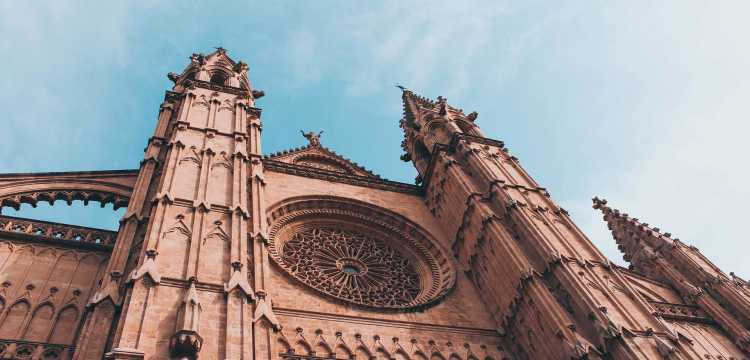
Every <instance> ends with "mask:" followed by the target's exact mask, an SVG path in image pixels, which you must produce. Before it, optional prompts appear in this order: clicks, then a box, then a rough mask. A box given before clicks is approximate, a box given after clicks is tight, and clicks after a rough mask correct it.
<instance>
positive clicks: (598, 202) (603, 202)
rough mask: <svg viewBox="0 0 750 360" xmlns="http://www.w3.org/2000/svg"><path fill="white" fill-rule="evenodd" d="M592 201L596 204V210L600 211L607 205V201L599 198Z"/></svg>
mask: <svg viewBox="0 0 750 360" xmlns="http://www.w3.org/2000/svg"><path fill="white" fill-rule="evenodd" d="M591 201H593V202H594V209H600V208H601V207H603V206H605V205H607V200H605V199H600V198H599V197H598V196H594V198H593V199H591Z"/></svg>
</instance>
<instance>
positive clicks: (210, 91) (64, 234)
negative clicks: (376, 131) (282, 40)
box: [0, 48, 750, 360]
mask: <svg viewBox="0 0 750 360" xmlns="http://www.w3.org/2000/svg"><path fill="white" fill-rule="evenodd" d="M168 77H169V79H170V80H171V81H172V82H174V86H173V87H172V89H171V90H168V91H166V94H165V96H164V101H163V102H162V104H161V107H160V108H159V111H158V117H156V119H155V120H154V121H153V123H154V131H153V135H152V136H151V137H150V138H149V139H147V146H146V149H145V152H144V156H143V160H142V161H141V162H140V164H139V165H138V167H137V168H134V169H127V170H112V171H76V172H52V173H16V174H0V208H2V207H10V208H15V209H18V208H19V207H20V206H21V205H22V204H30V205H31V206H35V205H36V204H37V203H38V202H49V203H55V202H58V201H59V202H66V203H68V204H70V203H71V202H73V201H77V200H81V201H83V202H84V203H86V204H88V203H89V202H99V203H101V204H102V205H104V204H110V203H111V204H113V205H114V207H115V208H118V207H124V208H126V211H125V214H124V216H123V217H122V219H121V220H120V225H119V229H118V231H116V232H115V231H106V230H100V229H93V228H87V227H82V226H75V225H67V224H60V223H51V222H44V221H37V220H31V219H23V218H17V217H11V216H0V359H34V360H36V359H40V360H41V359H44V360H50V359H77V360H96V359H116V360H126V359H128V360H130V359H145V360H157V359H158V360H168V359H179V360H195V359H201V360H224V359H231V360H236V359H241V360H272V359H283V360H303V359H304V360H344V359H356V360H369V359H389V360H390V359H398V360H406V359H409V360H434V359H437V360H504V359H519V360H525V359H555V360H557V359H559V360H568V359H592V360H593V359H618V360H619V359H628V360H636V359H643V360H645V359H695V360H698V359H714V360H718V359H722V360H730V359H733V360H740V359H750V355H749V354H750V284H748V282H746V281H745V280H742V279H740V278H738V277H737V276H735V275H734V274H733V273H729V275H727V274H726V273H725V272H723V271H722V270H721V269H719V268H718V267H716V266H715V265H714V264H713V263H712V262H711V261H710V260H709V259H707V258H706V257H705V256H703V255H702V254H701V253H700V251H699V250H698V249H696V248H695V247H693V246H690V245H689V244H688V242H687V241H686V242H683V241H680V240H679V239H676V238H674V237H672V236H671V234H670V233H668V232H665V231H662V230H660V229H658V228H656V227H653V226H649V225H648V224H647V223H645V222H644V221H641V220H639V219H637V218H635V217H633V216H631V215H628V214H626V213H624V212H621V211H619V210H617V209H615V208H613V207H610V205H609V204H608V203H607V201H605V200H603V199H599V198H594V200H593V208H594V209H596V210H597V211H600V212H601V214H602V215H603V219H604V221H605V222H606V223H607V225H608V226H609V228H610V229H611V231H612V235H613V237H614V241H616V242H617V244H618V245H619V248H620V250H621V251H622V252H623V254H624V258H625V260H627V261H628V262H629V263H630V266H629V267H628V268H624V267H620V266H618V265H615V264H613V263H612V262H611V261H610V260H608V259H607V258H606V257H605V256H604V255H603V254H602V253H601V251H599V250H598V249H597V248H596V247H595V246H594V245H593V243H592V242H591V241H590V240H589V239H588V238H587V237H586V235H585V234H583V233H582V232H581V230H580V229H579V228H578V226H576V224H575V223H573V221H572V220H571V218H570V217H569V216H568V213H567V212H566V211H565V210H564V209H563V208H561V207H560V206H559V205H558V204H556V203H555V201H554V200H553V199H552V198H551V197H550V194H549V193H548V192H547V191H546V190H545V188H544V187H542V186H540V184H538V183H537V182H536V181H534V179H533V178H532V176H531V175H530V174H528V173H527V172H526V171H525V170H524V169H523V167H522V166H521V165H520V163H519V160H518V159H517V158H516V157H514V156H513V155H512V154H511V153H510V152H509V151H508V149H507V148H505V147H504V145H503V142H502V141H498V140H494V139H491V138H488V137H486V136H485V134H484V133H483V132H482V130H481V129H480V128H479V126H478V122H479V121H478V114H477V113H476V112H471V113H465V112H464V111H463V110H461V109H459V108H457V107H454V106H452V105H450V104H448V102H447V100H446V99H445V98H442V97H438V98H437V99H435V100H432V99H427V98H424V97H421V96H419V95H417V94H416V93H414V92H412V91H410V90H408V89H402V95H401V97H402V101H403V109H404V112H403V117H402V118H401V121H400V127H401V129H403V135H404V138H403V142H402V147H403V150H404V155H403V156H402V157H401V160H403V161H406V162H410V163H412V164H413V165H414V167H415V168H416V170H417V172H418V174H419V175H418V177H417V181H416V185H414V184H406V183H401V182H394V181H389V180H386V179H383V178H381V177H380V176H378V175H376V174H374V173H372V172H371V171H369V170H367V169H366V168H364V167H362V166H361V165H358V164H356V163H354V162H352V161H350V160H348V159H347V158H345V157H343V156H341V155H339V154H337V153H336V152H334V151H333V150H332V149H329V148H327V147H326V146H324V141H321V134H320V133H314V132H303V133H302V135H303V136H304V137H305V138H306V139H307V142H308V144H307V145H306V146H304V147H300V148H294V149H289V150H286V151H282V152H279V153H274V154H264V152H263V150H262V148H261V143H262V141H261V140H262V121H261V118H262V117H261V109H260V108H259V107H258V104H257V103H256V102H257V101H258V100H259V99H260V98H261V97H263V96H264V93H263V91H261V90H258V89H256V88H254V87H253V85H252V83H251V82H250V79H249V76H248V66H247V64H245V63H243V62H241V61H236V60H233V59H231V58H230V57H229V55H228V54H227V51H226V50H224V49H221V48H219V49H217V50H216V51H214V52H213V53H210V54H207V55H204V54H193V55H192V56H191V57H190V62H189V63H188V64H187V67H186V68H185V69H184V70H183V71H182V72H181V73H170V74H168ZM394 126H395V124H394ZM292 135H294V136H299V134H292V133H290V134H289V136H292ZM144 140H145V139H144ZM323 140H324V139H323ZM394 161H398V160H397V159H394ZM134 165H135V164H134ZM738 250H739V249H738Z"/></svg>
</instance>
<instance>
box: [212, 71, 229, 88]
mask: <svg viewBox="0 0 750 360" xmlns="http://www.w3.org/2000/svg"><path fill="white" fill-rule="evenodd" d="M225 81H227V77H226V76H224V74H223V73H220V72H217V73H214V74H212V75H211V83H212V84H216V85H224V82H225Z"/></svg>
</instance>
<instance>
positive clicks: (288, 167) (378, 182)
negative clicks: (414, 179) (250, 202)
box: [263, 158, 424, 196]
mask: <svg viewBox="0 0 750 360" xmlns="http://www.w3.org/2000/svg"><path fill="white" fill-rule="evenodd" d="M263 166H264V169H265V170H268V171H275V172H280V173H285V174H290V175H295V176H302V177H307V178H313V179H319V180H326V181H333V182H338V183H344V184H349V185H354V186H364V187H369V188H374V189H380V190H386V191H393V192H400V193H405V194H411V195H419V196H421V195H422V194H423V193H424V189H423V188H422V187H419V186H416V185H411V184H406V183H401V182H397V181H390V180H384V179H378V178H373V177H368V176H357V175H349V174H343V173H339V172H335V171H329V170H324V169H318V168H314V167H310V166H303V165H296V164H289V163H285V162H282V161H277V160H273V159H269V158H266V159H263Z"/></svg>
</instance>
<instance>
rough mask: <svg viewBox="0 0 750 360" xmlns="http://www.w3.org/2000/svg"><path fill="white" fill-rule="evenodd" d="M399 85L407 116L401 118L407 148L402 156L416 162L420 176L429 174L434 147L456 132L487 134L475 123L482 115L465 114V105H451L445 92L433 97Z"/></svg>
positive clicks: (446, 140) (447, 142)
mask: <svg viewBox="0 0 750 360" xmlns="http://www.w3.org/2000/svg"><path fill="white" fill-rule="evenodd" d="M399 88H400V89H401V90H402V94H401V99H402V100H403V105H404V117H403V118H402V119H401V128H402V129H403V130H404V141H403V142H402V143H401V147H402V148H403V149H404V151H405V152H406V153H405V154H404V155H402V156H401V160H404V161H410V160H411V161H412V162H413V163H414V166H415V167H416V168H417V171H418V172H419V175H420V176H419V177H418V179H419V178H421V177H423V176H424V175H425V174H426V172H427V168H428V167H429V164H430V157H431V154H432V153H433V151H434V149H435V147H436V146H440V145H448V144H449V143H450V142H451V139H452V138H453V135H454V134H456V133H463V134H467V135H473V136H482V137H483V136H484V135H483V134H482V132H481V130H480V129H479V127H478V126H477V125H476V124H475V123H474V121H475V120H476V119H477V117H478V116H479V114H477V113H476V112H472V113H470V114H468V115H466V114H464V112H463V110H462V109H458V108H455V107H453V106H450V105H448V100H447V99H446V98H444V97H442V96H438V98H437V100H430V99H427V98H425V97H422V96H419V95H417V94H415V93H414V92H412V91H411V90H408V89H406V88H403V87H399Z"/></svg>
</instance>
